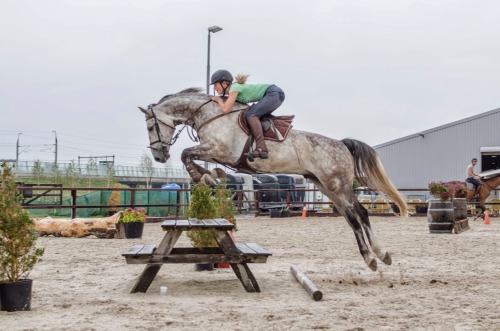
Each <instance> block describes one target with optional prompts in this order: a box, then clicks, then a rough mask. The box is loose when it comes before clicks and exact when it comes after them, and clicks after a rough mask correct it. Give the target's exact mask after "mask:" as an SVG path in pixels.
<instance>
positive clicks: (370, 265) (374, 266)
mask: <svg viewBox="0 0 500 331" xmlns="http://www.w3.org/2000/svg"><path fill="white" fill-rule="evenodd" d="M366 264H367V265H368V268H370V269H371V270H372V271H377V260H375V259H371V260H370V262H367V263H366Z"/></svg>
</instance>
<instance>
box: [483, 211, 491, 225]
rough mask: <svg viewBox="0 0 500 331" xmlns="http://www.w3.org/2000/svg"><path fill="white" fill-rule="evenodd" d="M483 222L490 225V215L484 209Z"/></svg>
mask: <svg viewBox="0 0 500 331" xmlns="http://www.w3.org/2000/svg"><path fill="white" fill-rule="evenodd" d="M484 224H486V225H490V215H489V214H488V211H487V210H485V211H484Z"/></svg>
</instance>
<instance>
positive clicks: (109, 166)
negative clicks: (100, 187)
mask: <svg viewBox="0 0 500 331" xmlns="http://www.w3.org/2000/svg"><path fill="white" fill-rule="evenodd" d="M115 175H116V171H115V164H114V163H106V178H107V180H108V187H109V186H110V185H111V182H112V181H113V179H114V178H115ZM113 187H114V185H113Z"/></svg>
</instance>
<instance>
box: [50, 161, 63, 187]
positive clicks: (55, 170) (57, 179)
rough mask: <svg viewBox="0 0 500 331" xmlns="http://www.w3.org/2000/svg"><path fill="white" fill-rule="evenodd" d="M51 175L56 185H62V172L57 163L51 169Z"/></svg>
mask: <svg viewBox="0 0 500 331" xmlns="http://www.w3.org/2000/svg"><path fill="white" fill-rule="evenodd" d="M50 170H51V175H52V176H53V177H54V183H56V184H60V183H61V170H60V169H59V165H58V164H57V163H53V164H52V167H51V169H50Z"/></svg>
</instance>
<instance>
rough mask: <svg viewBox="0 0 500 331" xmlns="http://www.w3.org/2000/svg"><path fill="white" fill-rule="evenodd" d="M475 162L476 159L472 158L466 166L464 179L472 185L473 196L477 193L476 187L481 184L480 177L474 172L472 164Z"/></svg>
mask: <svg viewBox="0 0 500 331" xmlns="http://www.w3.org/2000/svg"><path fill="white" fill-rule="evenodd" d="M476 163H477V159H476V158H473V159H472V161H471V163H470V164H469V166H468V167H467V179H466V180H465V181H466V182H468V183H471V184H472V185H473V186H474V191H475V192H474V196H476V195H477V194H478V191H477V189H478V188H479V187H480V186H481V184H482V182H481V177H480V176H479V175H477V174H476V173H475V172H474V166H475V165H476Z"/></svg>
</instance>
